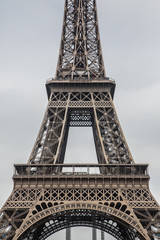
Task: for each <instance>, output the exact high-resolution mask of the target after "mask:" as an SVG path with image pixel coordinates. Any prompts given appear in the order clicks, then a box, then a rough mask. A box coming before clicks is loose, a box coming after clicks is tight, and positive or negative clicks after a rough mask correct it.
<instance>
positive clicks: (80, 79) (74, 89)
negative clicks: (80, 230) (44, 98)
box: [0, 0, 160, 240]
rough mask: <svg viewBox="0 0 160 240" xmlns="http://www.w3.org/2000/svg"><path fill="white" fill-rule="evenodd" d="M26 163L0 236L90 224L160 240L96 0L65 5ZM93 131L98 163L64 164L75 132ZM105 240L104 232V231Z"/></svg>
mask: <svg viewBox="0 0 160 240" xmlns="http://www.w3.org/2000/svg"><path fill="white" fill-rule="evenodd" d="M46 88H47V94H48V99H49V101H48V105H47V110H46V113H45V116H44V119H43V122H42V126H41V128H40V131H39V134H38V137H37V139H36V142H35V145H34V147H33V150H32V153H31V155H30V158H29V160H28V163H27V164H23V165H22V164H20V165H15V173H14V176H13V180H14V189H13V191H12V193H11V195H10V197H9V198H8V200H7V201H6V203H5V204H4V206H3V208H2V210H1V212H0V239H6V240H11V239H13V240H17V239H18V240H36V239H40V240H41V239H46V238H47V237H48V236H50V235H52V234H53V233H55V232H57V231H59V230H61V229H65V228H70V227H72V226H90V227H93V228H98V229H101V230H102V233H103V231H104V232H107V233H109V234H111V235H113V236H114V237H115V238H116V239H118V240H127V239H130V240H135V239H137V240H149V239H151V240H153V239H160V211H159V205H158V203H157V202H156V200H155V199H154V197H153V196H152V194H151V192H150V190H149V175H148V170H147V169H148V165H147V164H135V162H134V160H133V157H132V155H131V153H130V150H129V148H128V145H127V142H126V140H125V137H124V135H123V132H122V129H121V127H120V123H119V120H118V117H117V114H116V111H115V107H114V105H113V96H114V90H115V82H114V81H112V80H111V79H109V78H107V77H106V76H105V69H104V64H103V58H102V51H101V45H100V37H99V30H98V22H97V8H96V2H95V0H66V3H65V12H64V23H63V31H62V40H61V47H60V54H59V60H58V65H57V72H56V77H55V79H50V80H49V81H48V82H47V83H46ZM74 126H78V127H81V126H90V127H92V129H93V136H94V141H95V146H96V152H97V160H98V163H97V164H76V159H75V164H64V156H65V149H66V144H67V137H68V131H69V127H74ZM102 236H103V234H102Z"/></svg>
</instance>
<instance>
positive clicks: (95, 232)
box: [92, 228, 97, 240]
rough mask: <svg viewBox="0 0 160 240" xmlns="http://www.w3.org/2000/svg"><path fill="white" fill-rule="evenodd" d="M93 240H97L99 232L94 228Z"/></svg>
mask: <svg viewBox="0 0 160 240" xmlns="http://www.w3.org/2000/svg"><path fill="white" fill-rule="evenodd" d="M92 240H97V230H96V228H92Z"/></svg>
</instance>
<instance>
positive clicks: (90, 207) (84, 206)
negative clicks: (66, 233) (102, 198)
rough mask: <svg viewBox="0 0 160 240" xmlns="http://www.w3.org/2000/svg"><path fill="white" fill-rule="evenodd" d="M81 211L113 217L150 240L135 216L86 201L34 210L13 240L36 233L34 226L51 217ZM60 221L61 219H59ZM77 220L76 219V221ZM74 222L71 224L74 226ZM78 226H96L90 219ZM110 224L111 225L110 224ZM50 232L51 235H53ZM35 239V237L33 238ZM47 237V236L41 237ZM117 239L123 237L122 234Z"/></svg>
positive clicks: (81, 212) (138, 236)
mask: <svg viewBox="0 0 160 240" xmlns="http://www.w3.org/2000/svg"><path fill="white" fill-rule="evenodd" d="M37 206H38V205H37ZM77 211H79V216H82V215H83V214H84V211H85V212H86V213H88V215H89V213H90V212H93V213H96V214H95V215H97V216H98V217H102V216H103V218H106V219H107V218H108V219H109V218H111V219H113V221H114V222H115V223H116V222H117V223H118V224H120V225H121V226H123V227H124V228H127V229H128V230H129V232H130V233H132V234H134V236H135V237H137V239H141V240H148V239H149V238H148V237H147V234H146V233H145V232H144V229H143V228H142V226H141V225H140V224H137V221H135V218H134V217H133V216H131V215H128V214H127V213H125V212H122V211H120V210H118V209H116V208H114V207H110V206H105V205H102V204H95V203H92V202H91V203H84V202H78V203H77V202H75V203H70V204H69V203H68V204H59V205H57V206H51V207H49V206H46V209H41V210H40V209H39V212H34V213H33V212H32V215H30V217H29V218H28V220H26V221H25V223H24V224H23V223H22V225H21V227H20V229H19V230H18V231H17V234H16V235H15V237H14V239H13V240H17V239H18V240H21V239H24V238H25V236H26V235H27V234H28V233H31V232H32V234H33V235H34V228H35V227H36V228H37V226H39V225H40V224H42V223H43V224H44V223H46V222H47V221H49V220H51V219H56V218H57V217H62V216H70V214H71V213H76V212H77ZM86 216H87V215H86ZM58 222H59V221H58ZM58 222H57V223H56V224H57V225H56V227H57V229H58ZM75 222H76V221H75ZM73 225H74V224H71V226H73ZM76 226H94V223H93V222H92V223H91V221H90V223H86V224H83V223H82V222H79V224H78V222H76ZM95 226H96V227H97V228H99V229H102V227H100V226H99V227H98V225H97V223H96V225H95ZM108 226H109V225H108ZM64 228H66V224H62V226H60V229H58V230H57V231H59V230H62V229H64ZM103 231H105V232H108V233H110V234H111V232H110V231H109V230H107V229H103ZM55 232H56V231H51V234H53V233H55ZM51 234H50V235H51ZM111 235H113V234H111ZM33 239H34V238H33ZM41 239H45V238H41ZM117 239H123V238H121V237H120V236H119V237H118V238H117Z"/></svg>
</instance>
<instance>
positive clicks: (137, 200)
mask: <svg viewBox="0 0 160 240" xmlns="http://www.w3.org/2000/svg"><path fill="white" fill-rule="evenodd" d="M122 194H123V196H124V197H125V199H126V200H127V201H129V205H130V206H131V207H133V208H145V207H148V208H155V207H158V204H157V202H156V201H155V199H154V198H153V196H152V195H151V193H150V191H149V190H148V189H124V190H122Z"/></svg>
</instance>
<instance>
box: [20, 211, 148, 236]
mask: <svg viewBox="0 0 160 240" xmlns="http://www.w3.org/2000/svg"><path fill="white" fill-rule="evenodd" d="M77 226H81V227H82V226H84V227H94V228H96V229H100V230H103V231H104V232H106V233H108V234H110V235H112V236H113V237H115V238H116V239H117V240H135V239H136V240H144V237H142V236H141V235H140V234H139V232H138V231H137V230H135V229H134V228H133V227H132V226H130V225H129V224H128V223H126V222H124V221H122V220H121V219H118V218H116V217H115V216H112V215H110V214H106V213H103V212H99V211H95V210H87V209H74V210H73V209H72V210H68V211H63V212H60V213H56V214H52V215H50V216H47V217H46V218H44V219H42V220H41V221H39V222H37V223H35V224H34V225H33V226H32V227H30V228H29V229H28V230H27V231H26V232H25V233H24V234H23V235H22V236H21V237H20V238H19V240H37V239H38V240H45V239H46V238H48V237H49V236H51V235H52V234H54V233H56V232H58V231H60V230H63V229H66V228H68V227H77Z"/></svg>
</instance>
